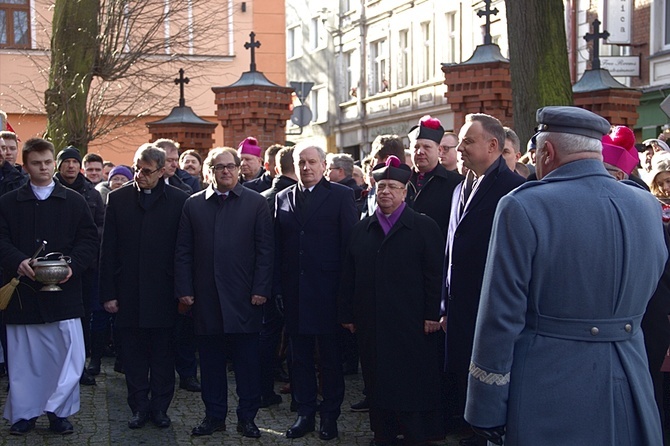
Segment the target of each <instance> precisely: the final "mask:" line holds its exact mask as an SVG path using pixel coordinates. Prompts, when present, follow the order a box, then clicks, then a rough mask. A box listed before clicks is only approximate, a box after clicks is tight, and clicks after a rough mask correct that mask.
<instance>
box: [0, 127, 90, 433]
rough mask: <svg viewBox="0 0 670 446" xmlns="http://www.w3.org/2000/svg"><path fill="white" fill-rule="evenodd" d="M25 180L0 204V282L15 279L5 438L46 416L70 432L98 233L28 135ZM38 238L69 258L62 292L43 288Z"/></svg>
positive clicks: (50, 149)
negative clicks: (88, 273)
mask: <svg viewBox="0 0 670 446" xmlns="http://www.w3.org/2000/svg"><path fill="white" fill-rule="evenodd" d="M23 163H24V166H25V169H26V171H27V172H28V175H29V176H30V182H29V183H27V184H25V185H23V186H21V187H20V188H18V189H16V190H14V191H11V192H8V193H7V194H5V195H3V196H2V198H1V199H0V259H1V260H2V265H1V266H2V270H3V276H4V277H3V279H4V282H3V283H6V282H7V281H9V280H10V279H12V278H13V277H16V275H17V273H18V274H19V275H20V276H22V277H21V282H20V284H19V285H18V286H17V289H16V290H15V291H14V295H13V297H12V299H11V301H10V302H9V306H8V307H7V309H6V310H4V318H5V322H6V324H7V350H8V352H7V353H8V357H9V362H8V365H9V395H8V396H7V402H6V404H5V412H4V416H5V418H6V419H8V420H9V421H10V422H11V423H12V426H11V428H10V430H9V433H10V434H12V435H24V434H26V433H28V432H29V431H31V430H32V429H33V428H34V427H35V420H36V419H37V417H39V416H40V415H42V414H43V413H44V412H46V413H47V416H48V418H49V428H50V430H52V431H55V432H57V433H59V434H71V433H72V432H73V427H72V424H70V422H69V421H68V419H67V417H69V416H70V415H72V414H74V413H76V412H77V411H78V410H79V377H80V376H81V371H82V370H83V368H84V362H85V360H86V354H85V350H84V338H83V332H82V325H81V320H80V319H81V318H82V317H84V306H83V302H82V291H81V278H82V274H83V272H84V271H85V270H86V269H87V268H88V267H89V265H91V263H93V262H94V261H95V258H96V256H97V254H98V233H97V231H96V228H95V224H94V223H93V218H92V217H91V213H90V211H89V209H88V207H87V206H86V202H85V201H84V199H83V198H82V197H81V196H80V195H79V194H78V193H77V192H75V191H73V190H71V189H68V188H66V187H64V186H63V185H61V184H60V183H59V182H58V181H57V180H54V179H53V178H52V176H53V173H54V146H53V144H51V143H50V142H48V141H45V140H43V139H39V138H31V139H29V140H28V141H26V143H25V145H24V146H23ZM43 240H46V241H47V247H48V248H47V249H48V250H49V251H51V252H60V253H62V254H64V255H66V256H69V257H70V259H71V261H70V263H69V264H68V266H69V273H68V275H67V277H66V278H65V280H64V281H63V282H62V283H60V284H59V287H60V289H61V290H60V291H41V288H42V284H41V283H39V282H37V281H36V277H35V271H34V270H33V266H34V264H33V263H32V262H30V256H31V255H32V254H33V253H34V252H35V251H36V248H37V247H39V246H40V245H41V243H42V241H43Z"/></svg>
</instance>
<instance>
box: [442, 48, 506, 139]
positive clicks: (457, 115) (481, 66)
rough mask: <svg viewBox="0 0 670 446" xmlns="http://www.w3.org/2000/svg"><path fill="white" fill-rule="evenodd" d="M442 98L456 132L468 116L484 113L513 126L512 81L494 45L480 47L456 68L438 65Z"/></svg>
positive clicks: (498, 50) (453, 65)
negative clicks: (443, 96)
mask: <svg viewBox="0 0 670 446" xmlns="http://www.w3.org/2000/svg"><path fill="white" fill-rule="evenodd" d="M442 71H443V72H444V83H445V84H446V85H447V87H448V88H447V92H446V93H445V97H446V98H447V102H448V103H449V105H450V106H451V110H452V111H453V112H454V129H455V130H458V129H459V128H460V127H461V126H462V125H463V124H464V122H465V115H467V114H469V113H487V114H489V115H491V116H495V117H496V118H498V119H500V121H501V122H502V123H503V125H508V126H513V115H512V81H511V77H510V67H509V61H508V60H507V59H505V58H504V57H503V56H502V55H501V54H500V48H499V47H498V45H480V46H478V47H477V49H476V50H475V52H474V53H473V55H472V57H471V58H470V59H468V60H467V61H465V62H463V63H460V64H442Z"/></svg>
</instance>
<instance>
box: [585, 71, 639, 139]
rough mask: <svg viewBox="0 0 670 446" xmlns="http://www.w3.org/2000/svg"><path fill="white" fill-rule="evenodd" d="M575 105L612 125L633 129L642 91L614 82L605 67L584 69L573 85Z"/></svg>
mask: <svg viewBox="0 0 670 446" xmlns="http://www.w3.org/2000/svg"><path fill="white" fill-rule="evenodd" d="M572 96H573V100H574V104H575V105H576V106H577V107H582V108H585V109H586V110H590V111H592V112H593V113H596V114H598V115H600V116H602V117H603V118H605V119H607V120H608V121H609V122H610V124H612V125H623V126H626V127H630V128H633V126H634V125H635V124H636V123H637V119H638V118H639V114H638V113H637V108H638V107H639V106H640V97H641V96H642V92H640V91H639V90H636V89H634V88H628V87H626V86H625V85H623V84H621V83H619V82H617V81H616V80H615V79H614V78H613V77H612V75H611V74H610V72H609V71H608V70H603V69H600V70H587V71H585V72H584V75H583V76H582V78H581V79H580V80H579V82H577V83H576V84H575V85H573V87H572Z"/></svg>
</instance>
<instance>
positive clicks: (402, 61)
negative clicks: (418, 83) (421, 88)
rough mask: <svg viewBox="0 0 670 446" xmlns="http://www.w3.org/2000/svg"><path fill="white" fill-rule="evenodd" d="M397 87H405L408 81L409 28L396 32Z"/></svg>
mask: <svg viewBox="0 0 670 446" xmlns="http://www.w3.org/2000/svg"><path fill="white" fill-rule="evenodd" d="M398 47H399V48H398V88H405V87H407V86H408V85H409V84H410V82H411V78H410V73H411V69H412V67H411V66H410V62H409V56H410V41H409V29H403V30H402V31H400V32H399V33H398Z"/></svg>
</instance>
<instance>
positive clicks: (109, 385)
mask: <svg viewBox="0 0 670 446" xmlns="http://www.w3.org/2000/svg"><path fill="white" fill-rule="evenodd" d="M112 363H113V359H110V358H103V370H102V373H101V374H100V375H99V376H97V377H96V381H97V385H96V386H82V387H81V410H80V411H79V413H77V414H76V415H75V416H73V417H70V421H72V424H73V425H74V428H75V433H74V434H72V435H66V436H60V435H56V434H53V433H51V432H50V431H49V430H48V427H49V422H48V420H47V419H46V416H42V417H40V418H39V419H38V421H37V425H36V428H35V430H34V431H33V432H31V433H29V434H28V435H26V436H24V437H15V436H12V435H9V433H8V431H9V422H7V420H3V422H2V423H1V424H0V445H12V446H14V445H17V446H18V445H27V446H36V445H61V444H62V445H66V444H68V445H93V446H96V445H100V446H102V445H124V446H125V445H156V446H171V445H198V446H206V445H221V444H225V445H239V446H251V445H284V446H307V445H321V446H325V445H328V446H335V445H346V446H359V445H361V446H367V445H368V444H369V442H370V439H371V438H372V433H371V432H370V426H369V423H368V415H367V413H355V412H351V411H349V406H350V405H351V404H353V403H355V402H357V401H359V400H360V399H361V395H362V394H361V390H362V385H363V382H362V381H363V380H362V378H361V375H360V374H358V375H353V376H347V377H346V394H345V398H344V403H343V405H342V415H341V416H340V419H339V421H338V427H339V433H340V436H339V438H338V439H336V440H332V441H329V442H325V441H322V440H320V439H319V438H318V436H317V434H316V433H310V434H307V435H306V436H305V437H303V438H300V439H295V440H289V439H287V438H286V437H285V436H284V432H285V431H286V429H287V428H288V427H289V426H290V425H291V424H292V423H293V421H294V420H295V413H293V412H291V411H290V410H289V402H288V400H289V398H288V397H287V396H285V395H282V397H283V399H284V402H283V403H282V404H280V405H279V406H273V407H272V408H269V409H261V410H260V411H259V412H258V416H257V417H256V424H257V425H258V427H259V428H260V429H261V433H262V437H261V438H260V439H251V438H243V437H241V436H240V434H238V433H237V432H236V431H235V426H236V422H237V420H236V417H235V406H236V405H237V403H236V401H237V400H236V396H235V393H234V389H235V385H234V379H233V374H232V373H230V374H229V375H228V383H229V389H230V393H229V398H228V402H229V406H230V409H229V414H228V419H227V425H228V431H227V432H215V433H214V435H211V436H208V437H192V436H191V435H190V433H191V429H192V428H193V427H194V426H196V425H198V424H199V422H200V420H201V419H202V417H203V416H204V405H203V403H202V400H201V399H200V394H199V393H191V392H187V391H185V390H180V389H177V390H176V392H175V397H174V399H173V400H172V405H171V406H170V410H169V412H168V415H169V416H170V418H171V419H172V426H171V427H169V428H167V429H158V428H156V427H154V426H153V425H152V424H151V422H149V423H147V425H146V426H145V427H144V428H142V429H137V430H130V429H128V427H127V424H126V423H127V421H128V418H129V417H130V415H131V414H130V409H128V406H127V404H126V385H125V380H124V377H123V375H121V374H119V373H116V372H114V371H113V370H112ZM177 381H178V380H177ZM6 386H7V378H6V377H4V378H2V379H0V389H3V390H0V404H1V405H2V406H3V407H4V403H5V398H6V395H7V394H6V392H4V389H5V388H6ZM278 387H279V384H278V385H277V388H278ZM317 427H318V419H317ZM456 445H458V437H455V436H450V437H449V438H447V440H446V441H445V442H444V443H442V444H441V446H456Z"/></svg>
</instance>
